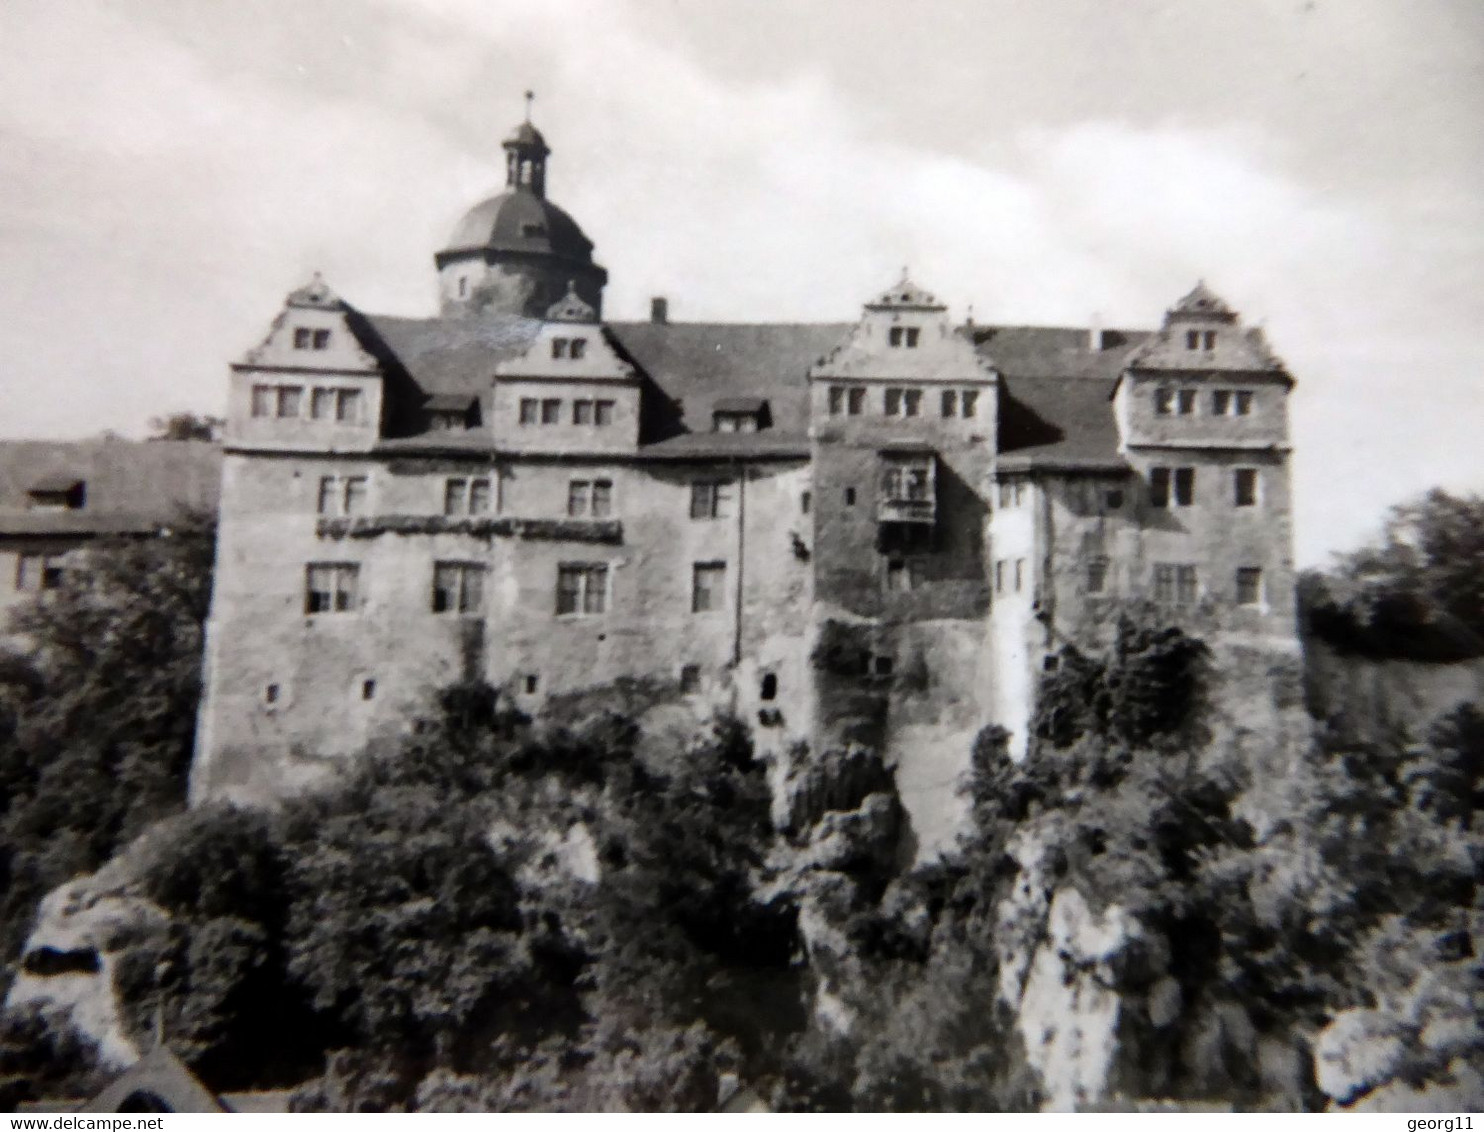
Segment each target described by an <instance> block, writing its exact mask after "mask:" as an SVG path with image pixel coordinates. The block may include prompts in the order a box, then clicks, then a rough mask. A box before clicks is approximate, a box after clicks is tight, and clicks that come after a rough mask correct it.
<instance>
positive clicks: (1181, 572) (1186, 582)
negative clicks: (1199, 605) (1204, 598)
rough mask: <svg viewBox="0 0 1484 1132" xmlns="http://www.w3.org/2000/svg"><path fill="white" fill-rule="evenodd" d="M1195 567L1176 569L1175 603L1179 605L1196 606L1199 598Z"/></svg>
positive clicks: (1178, 567)
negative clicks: (1197, 597)
mask: <svg viewBox="0 0 1484 1132" xmlns="http://www.w3.org/2000/svg"><path fill="white" fill-rule="evenodd" d="M1197 589H1198V587H1197V586H1196V580H1195V567H1194V566H1177V567H1175V601H1176V603H1177V604H1179V605H1194V604H1195V601H1196V596H1197Z"/></svg>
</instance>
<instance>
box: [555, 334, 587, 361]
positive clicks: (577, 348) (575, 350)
mask: <svg viewBox="0 0 1484 1132" xmlns="http://www.w3.org/2000/svg"><path fill="white" fill-rule="evenodd" d="M586 353H587V339H586V338H553V339H552V340H551V356H552V357H553V358H571V359H572V360H573V361H574V362H575V361H578V360H579V359H580V358H581V357H582V356H583V355H584V354H586Z"/></svg>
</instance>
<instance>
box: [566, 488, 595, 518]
mask: <svg viewBox="0 0 1484 1132" xmlns="http://www.w3.org/2000/svg"><path fill="white" fill-rule="evenodd" d="M592 494H593V485H592V482H591V481H590V480H573V481H572V482H571V483H569V484H568V485H567V514H568V516H569V517H571V518H573V519H580V518H582V517H583V516H584V515H586V514H587V509H588V504H589V503H590V502H591V500H592Z"/></svg>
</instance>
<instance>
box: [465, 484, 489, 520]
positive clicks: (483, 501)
mask: <svg viewBox="0 0 1484 1132" xmlns="http://www.w3.org/2000/svg"><path fill="white" fill-rule="evenodd" d="M490 487H491V485H490V481H489V480H487V479H478V480H470V481H469V514H471V515H488V514H489V512H490V501H491V499H492V497H493V493H492V492H491V490H490Z"/></svg>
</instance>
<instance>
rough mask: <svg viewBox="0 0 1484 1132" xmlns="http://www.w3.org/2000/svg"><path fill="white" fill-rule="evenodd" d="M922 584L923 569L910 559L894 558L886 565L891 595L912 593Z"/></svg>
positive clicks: (887, 584)
mask: <svg viewBox="0 0 1484 1132" xmlns="http://www.w3.org/2000/svg"><path fill="white" fill-rule="evenodd" d="M921 584H922V567H921V566H920V565H919V564H918V563H917V562H915V561H913V560H912V559H910V558H892V559H889V560H888V561H887V563H886V589H887V592H889V593H911V592H912V591H913V590H915V589H916V588H917V587H918V586H919V585H921Z"/></svg>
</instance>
